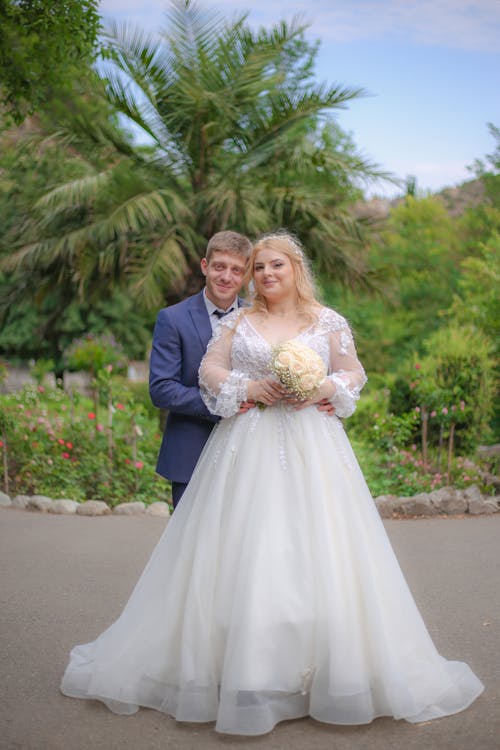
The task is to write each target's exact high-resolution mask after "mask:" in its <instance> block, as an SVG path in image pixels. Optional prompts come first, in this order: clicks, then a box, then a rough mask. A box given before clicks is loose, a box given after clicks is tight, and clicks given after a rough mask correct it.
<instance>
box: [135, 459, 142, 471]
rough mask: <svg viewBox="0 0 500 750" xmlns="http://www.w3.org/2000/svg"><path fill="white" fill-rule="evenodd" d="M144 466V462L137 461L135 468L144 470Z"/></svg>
mask: <svg viewBox="0 0 500 750" xmlns="http://www.w3.org/2000/svg"><path fill="white" fill-rule="evenodd" d="M143 466H144V463H143V461H136V462H135V468H136V469H142V468H143Z"/></svg>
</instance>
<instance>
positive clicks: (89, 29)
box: [0, 0, 100, 123]
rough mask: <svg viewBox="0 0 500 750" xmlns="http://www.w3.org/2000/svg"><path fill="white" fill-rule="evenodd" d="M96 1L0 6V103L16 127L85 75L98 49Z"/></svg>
mask: <svg viewBox="0 0 500 750" xmlns="http://www.w3.org/2000/svg"><path fill="white" fill-rule="evenodd" d="M97 6H98V0H52V2H50V3H48V2H46V0H0V71H1V83H0V103H1V104H2V106H3V107H4V109H5V113H6V115H7V117H10V118H12V119H13V120H14V121H15V122H17V123H20V122H22V120H24V118H25V117H26V116H27V115H30V114H32V113H33V112H34V111H36V110H38V109H40V108H41V107H43V106H44V104H45V103H46V102H47V100H48V99H50V98H51V97H53V95H54V93H55V91H57V90H60V89H64V88H66V89H67V88H68V87H69V85H70V83H71V81H72V78H73V77H75V76H76V74H77V73H78V75H79V76H81V75H82V65H83V72H85V62H86V61H89V62H90V61H92V59H93V58H94V55H95V50H96V47H97V38H98V33H99V29H100V20H99V15H98V13H97Z"/></svg>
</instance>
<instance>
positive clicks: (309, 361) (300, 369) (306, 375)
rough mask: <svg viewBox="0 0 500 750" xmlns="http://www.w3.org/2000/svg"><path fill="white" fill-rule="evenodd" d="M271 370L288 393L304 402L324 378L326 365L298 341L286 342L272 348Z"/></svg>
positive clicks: (311, 350) (312, 351)
mask: <svg viewBox="0 0 500 750" xmlns="http://www.w3.org/2000/svg"><path fill="white" fill-rule="evenodd" d="M271 370H272V371H273V373H274V374H275V375H276V377H277V378H278V380H279V381H280V383H281V384H282V385H283V386H284V387H285V388H286V390H287V391H289V393H292V394H293V395H294V396H297V398H298V399H300V400H301V401H306V400H307V399H308V398H311V397H312V396H314V394H315V393H316V391H317V390H318V388H319V387H320V385H321V384H322V383H323V382H324V380H325V378H326V365H325V363H324V362H323V360H322V359H321V357H320V356H319V354H318V353H317V352H315V351H314V349H311V348H310V347H309V346H306V345H305V344H301V343H300V341H286V342H285V343H284V344H279V345H278V346H275V347H274V348H273V356H272V359H271Z"/></svg>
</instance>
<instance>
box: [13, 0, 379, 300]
mask: <svg viewBox="0 0 500 750" xmlns="http://www.w3.org/2000/svg"><path fill="white" fill-rule="evenodd" d="M168 20H169V27H168V30H167V31H166V32H165V33H164V34H163V35H162V36H161V37H160V38H158V37H155V38H150V37H148V36H147V35H146V34H144V33H142V32H140V31H138V30H135V31H134V30H131V29H130V28H118V27H117V28H114V29H113V30H112V31H111V34H110V36H109V37H108V48H107V51H106V55H107V59H108V61H107V64H106V67H105V70H104V78H105V81H106V87H107V100H108V104H109V105H110V106H111V107H112V109H113V111H114V113H116V114H119V115H120V116H121V121H122V122H125V123H130V124H131V125H132V124H133V126H134V127H135V129H136V131H137V128H139V129H141V130H142V132H143V136H144V138H145V139H146V140H147V141H148V145H147V146H144V145H141V146H138V145H133V144H131V142H130V139H129V138H128V136H127V134H126V133H124V132H123V130H120V129H119V128H118V127H115V126H114V125H113V122H112V120H111V118H110V116H109V110H108V109H107V108H106V107H103V108H102V109H98V111H97V112H95V113H94V116H93V117H88V107H89V99H90V101H92V95H91V94H90V92H89V97H87V98H86V99H85V100H84V101H83V102H79V101H77V102H75V103H74V110H75V116H74V117H73V120H72V121H70V120H69V119H67V120H66V122H65V123H62V125H63V127H62V131H63V132H65V133H66V136H67V137H69V138H70V139H71V141H72V142H73V141H74V139H75V138H77V140H78V143H80V142H83V141H86V143H87V153H89V156H88V158H87V159H86V161H85V163H83V161H82V166H83V170H84V171H83V174H81V175H79V176H78V175H77V176H75V178H70V179H64V178H63V179H62V180H61V181H60V182H59V184H58V186H57V187H55V188H53V189H49V191H47V192H46V194H45V195H44V196H42V197H41V198H39V199H38V201H37V203H36V205H35V207H34V210H33V211H32V212H31V213H30V215H29V217H27V221H26V223H25V226H24V229H23V233H22V235H21V234H19V235H18V236H16V238H15V240H14V242H13V245H14V246H15V247H17V249H16V250H15V251H14V252H12V251H11V252H10V253H9V257H8V258H7V259H5V260H4V263H3V267H4V269H5V270H6V271H8V272H13V271H17V272H19V273H23V274H24V276H25V277H26V276H29V275H32V274H35V275H38V276H39V277H40V278H41V279H42V280H43V279H45V278H47V277H48V276H50V278H51V282H52V285H54V284H56V285H61V286H63V288H65V289H66V288H67V287H68V284H69V285H70V289H72V291H73V294H74V292H75V287H76V288H77V289H78V294H79V295H80V299H82V298H87V297H88V296H89V295H90V296H93V297H98V298H103V297H104V296H106V295H107V294H108V292H109V288H110V286H120V285H126V286H127V288H129V289H130V290H131V293H132V294H133V295H134V297H135V299H137V300H140V301H141V304H142V305H143V306H145V307H148V308H149V309H156V308H157V307H158V306H161V305H163V304H164V300H165V296H166V294H169V295H170V296H171V297H172V296H173V297H176V298H177V297H178V296H179V295H182V294H184V293H186V292H188V291H196V290H197V288H199V286H200V285H201V277H200V274H199V272H196V273H193V271H195V270H196V269H197V267H198V261H199V258H200V256H201V255H202V253H203V251H204V248H205V246H206V240H207V238H208V237H209V236H211V235H212V234H213V233H214V232H215V231H217V230H220V229H224V228H229V227H231V228H235V229H238V230H240V231H243V232H246V233H248V234H251V235H255V234H256V233H258V232H260V231H264V230H269V229H270V228H272V227H275V226H279V225H288V226H293V228H294V229H295V230H296V231H297V232H298V233H299V234H300V235H301V237H302V239H303V240H304V241H305V243H306V246H308V247H309V248H310V250H311V253H312V254H313V255H314V256H315V257H316V260H317V263H318V266H319V267H322V268H324V269H332V268H335V269H336V273H337V274H338V275H339V277H340V276H341V277H342V278H344V279H352V278H353V277H356V278H360V277H362V275H363V274H362V272H363V264H362V262H361V259H360V258H361V256H360V252H359V251H360V248H361V237H362V227H361V224H360V223H359V222H357V221H356V220H354V219H353V218H352V215H351V214H350V212H349V211H348V204H349V202H350V201H352V199H353V198H354V197H355V196H356V195H357V194H358V193H357V181H358V180H363V179H372V178H374V177H375V176H377V175H379V174H380V172H379V171H378V170H377V169H376V168H375V167H374V166H373V165H372V164H370V163H368V162H367V161H366V160H364V159H363V158H362V157H361V156H360V155H359V154H357V153H356V151H355V149H354V146H353V144H352V142H351V141H350V139H349V138H347V137H346V136H345V135H344V134H342V133H341V131H340V130H339V129H338V127H337V126H336V125H335V124H334V122H333V121H332V120H329V119H328V115H327V113H328V112H329V111H331V110H332V109H335V108H342V107H344V106H346V104H347V103H348V102H349V101H350V100H352V99H354V98H355V97H356V96H359V95H360V94H361V93H362V92H361V91H360V90H357V89H352V88H348V87H341V86H326V85H318V84H316V83H315V82H314V81H313V79H312V65H313V62H314V56H315V52H316V47H315V46H314V45H310V44H308V43H307V42H306V41H305V38H304V28H303V27H302V26H300V25H299V24H298V23H297V22H292V23H291V24H290V25H287V24H285V23H281V24H278V25H276V26H274V27H273V28H272V29H270V30H269V31H267V30H263V29H261V30H259V31H258V32H255V31H253V30H252V29H251V28H250V27H249V26H248V25H247V24H246V22H245V20H244V18H240V19H238V20H236V21H233V22H226V21H225V20H223V19H222V18H221V17H220V16H217V15H216V14H213V13H211V12H210V13H204V12H202V11H201V10H200V8H199V7H198V6H197V5H196V4H195V3H193V2H190V1H188V2H184V0H182V1H181V0H179V1H178V2H173V3H171V5H170V12H169V16H168ZM80 105H82V107H83V110H82V109H81V107H80ZM82 112H83V118H82ZM60 130H61V128H60ZM144 138H143V141H144ZM89 143H93V144H94V145H95V147H96V150H97V152H98V155H97V156H95V157H94V156H92V155H91V154H90V151H89V149H88V144H89ZM79 148H80V146H79ZM17 291H19V289H18V290H17Z"/></svg>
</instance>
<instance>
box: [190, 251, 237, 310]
mask: <svg viewBox="0 0 500 750" xmlns="http://www.w3.org/2000/svg"><path fill="white" fill-rule="evenodd" d="M245 269H246V261H245V259H244V258H243V257H242V256H241V255H236V254H235V253H225V252H222V251H220V250H215V251H214V252H213V253H212V255H211V256H210V260H208V261H207V259H206V258H203V259H202V261H201V271H202V273H203V275H204V276H205V281H206V289H207V297H208V299H209V300H210V301H211V302H213V303H214V305H217V307H220V308H221V309H222V310H227V308H228V307H229V306H230V305H231V303H232V302H233V301H234V298H235V297H237V296H238V293H239V291H240V289H241V287H242V286H243V279H244V276H245Z"/></svg>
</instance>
